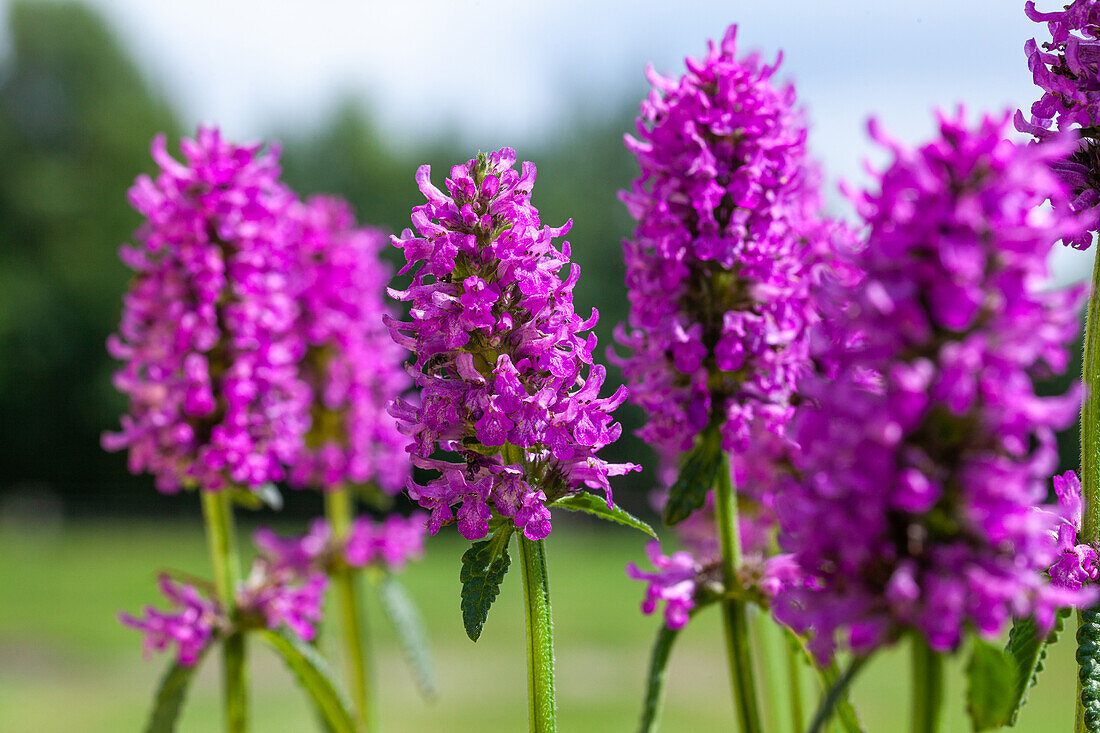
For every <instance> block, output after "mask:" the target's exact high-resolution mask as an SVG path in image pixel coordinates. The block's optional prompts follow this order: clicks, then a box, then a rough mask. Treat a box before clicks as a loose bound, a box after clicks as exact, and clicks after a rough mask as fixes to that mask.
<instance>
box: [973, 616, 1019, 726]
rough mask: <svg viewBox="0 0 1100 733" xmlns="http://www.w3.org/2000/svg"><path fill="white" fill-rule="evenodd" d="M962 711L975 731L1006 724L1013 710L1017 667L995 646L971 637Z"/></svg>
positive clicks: (1014, 710) (1014, 708)
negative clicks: (963, 708) (964, 711)
mask: <svg viewBox="0 0 1100 733" xmlns="http://www.w3.org/2000/svg"><path fill="white" fill-rule="evenodd" d="M966 677H967V681H968V684H967V690H966V710H967V712H968V713H970V722H971V723H972V724H973V726H974V730H975V731H981V730H989V729H991V728H1000V727H1001V726H1004V725H1008V724H1009V721H1011V720H1012V718H1013V716H1014V715H1015V713H1016V710H1017V706H1016V698H1015V695H1013V692H1014V690H1015V689H1016V677H1017V668H1016V662H1015V660H1013V658H1012V656H1011V655H1009V654H1008V653H1006V652H1005V651H1003V650H1002V649H1001V648H1000V647H999V646H997V645H995V644H990V643H989V642H988V641H986V640H984V639H981V638H977V637H976V638H975V639H974V642H973V645H972V646H971V649H970V661H969V662H968V663H967V665H966Z"/></svg>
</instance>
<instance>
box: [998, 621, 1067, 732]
mask: <svg viewBox="0 0 1100 733" xmlns="http://www.w3.org/2000/svg"><path fill="white" fill-rule="evenodd" d="M1069 614H1070V610H1069V609H1068V608H1067V609H1063V610H1061V611H1059V612H1058V615H1057V617H1056V618H1055V620H1054V628H1053V629H1051V631H1050V633H1049V634H1040V633H1039V630H1038V628H1037V627H1036V626H1035V620H1034V619H1032V618H1025V619H1017V620H1016V622H1015V623H1013V624H1012V631H1011V632H1010V633H1009V635H1008V644H1006V645H1005V652H1006V653H1007V654H1008V655H1009V656H1010V657H1012V661H1013V662H1014V663H1015V664H1016V679H1015V684H1014V688H1013V691H1012V700H1013V710H1012V715H1011V716H1010V717H1009V720H1008V722H1007V725H1016V720H1017V719H1018V718H1019V717H1020V710H1021V709H1022V708H1023V707H1024V705H1025V704H1026V703H1027V695H1028V692H1029V691H1030V690H1031V688H1032V687H1034V686H1035V683H1036V682H1038V681H1039V673H1040V672H1042V671H1043V662H1044V661H1045V660H1046V656H1047V647H1048V646H1050V645H1051V644H1053V643H1054V642H1056V641H1058V635H1059V634H1060V633H1061V632H1062V628H1063V627H1064V625H1065V620H1066V618H1067V617H1068V616H1069Z"/></svg>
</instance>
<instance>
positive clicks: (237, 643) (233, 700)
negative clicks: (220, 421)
mask: <svg viewBox="0 0 1100 733" xmlns="http://www.w3.org/2000/svg"><path fill="white" fill-rule="evenodd" d="M199 493H200V494H201V495H202V515H203V519H204V520H205V522H206V538H207V541H208V543H209V545H210V560H211V562H212V563H213V565H214V586H215V587H216V588H217V590H218V600H219V601H220V602H221V606H222V608H223V609H224V611H225V613H226V614H227V615H228V616H229V619H230V621H232V622H233V623H234V624H235V623H236V621H237V596H236V589H237V581H238V580H239V578H240V560H239V558H238V556H237V533H236V528H235V526H234V522H233V504H232V500H231V499H230V497H229V492H228V491H218V492H213V491H201V492H199ZM222 652H223V655H224V663H225V716H226V730H227V731H228V732H229V733H244V731H247V730H248V683H247V677H248V667H247V664H246V658H245V639H244V634H242V633H240V632H239V631H238V632H233V633H231V634H230V635H229V636H228V637H226V639H225V641H224V643H223V644H222Z"/></svg>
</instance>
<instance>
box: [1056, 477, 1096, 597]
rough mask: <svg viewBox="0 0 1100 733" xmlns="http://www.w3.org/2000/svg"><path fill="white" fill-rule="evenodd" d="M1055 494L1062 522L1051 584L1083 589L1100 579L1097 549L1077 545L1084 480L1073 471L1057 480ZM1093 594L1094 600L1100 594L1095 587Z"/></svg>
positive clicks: (1092, 588) (1091, 590)
mask: <svg viewBox="0 0 1100 733" xmlns="http://www.w3.org/2000/svg"><path fill="white" fill-rule="evenodd" d="M1054 492H1055V494H1056V495H1057V496H1058V510H1059V513H1060V516H1061V522H1060V523H1059V524H1058V551H1059V553H1060V554H1059V555H1058V561H1057V562H1055V563H1054V564H1053V565H1051V567H1050V571H1049V572H1050V581H1051V583H1053V584H1054V585H1056V586H1059V587H1061V588H1068V589H1070V590H1080V589H1081V588H1082V586H1084V585H1086V584H1090V583H1096V581H1097V580H1100V567H1098V565H1100V563H1098V562H1097V554H1096V550H1095V549H1094V548H1093V547H1091V546H1090V545H1088V544H1078V543H1077V533H1078V532H1079V531H1081V513H1082V510H1083V508H1084V503H1083V501H1082V499H1081V481H1080V479H1078V478H1077V474H1076V473H1074V472H1073V471H1066V472H1065V473H1064V474H1062V475H1061V476H1055V477H1054ZM1089 592H1090V593H1092V599H1093V601H1095V600H1096V597H1097V594H1098V593H1100V589H1098V588H1097V587H1096V586H1095V585H1093V586H1092V587H1091V588H1090V589H1089Z"/></svg>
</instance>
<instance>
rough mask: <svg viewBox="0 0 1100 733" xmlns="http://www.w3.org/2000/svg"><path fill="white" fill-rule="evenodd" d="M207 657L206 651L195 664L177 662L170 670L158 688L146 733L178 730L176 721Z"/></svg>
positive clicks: (164, 732) (166, 732)
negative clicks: (201, 664)
mask: <svg viewBox="0 0 1100 733" xmlns="http://www.w3.org/2000/svg"><path fill="white" fill-rule="evenodd" d="M207 648H208V649H209V646H208V647H207ZM205 657H206V650H203V652H202V654H200V655H199V658H198V659H196V660H195V663H194V664H191V665H184V664H180V662H179V660H176V661H175V662H173V663H172V666H171V667H169V668H168V671H167V672H166V673H165V674H164V677H162V678H161V681H160V687H158V688H157V696H156V697H155V698H154V699H153V712H152V714H151V715H150V716H149V722H148V723H147V724H146V726H145V731H146V733H172V731H174V730H175V729H176V721H177V720H179V716H180V712H181V711H182V710H183V702H184V699H185V698H186V697H187V690H188V688H190V686H191V680H193V679H194V678H195V672H196V671H197V670H198V668H199V664H200V663H201V662H202V660H203V659H204V658H205Z"/></svg>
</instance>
